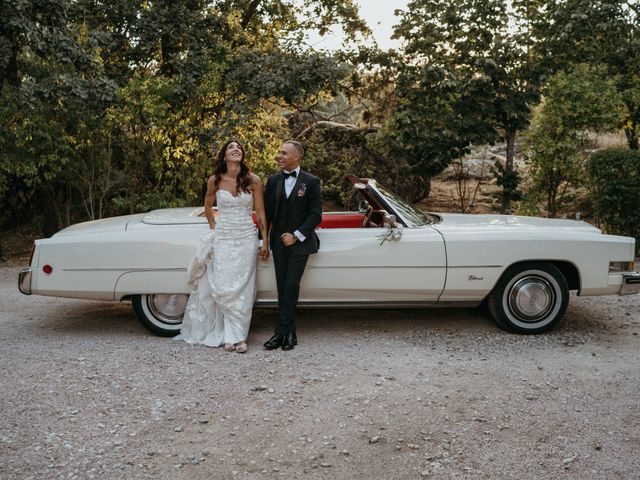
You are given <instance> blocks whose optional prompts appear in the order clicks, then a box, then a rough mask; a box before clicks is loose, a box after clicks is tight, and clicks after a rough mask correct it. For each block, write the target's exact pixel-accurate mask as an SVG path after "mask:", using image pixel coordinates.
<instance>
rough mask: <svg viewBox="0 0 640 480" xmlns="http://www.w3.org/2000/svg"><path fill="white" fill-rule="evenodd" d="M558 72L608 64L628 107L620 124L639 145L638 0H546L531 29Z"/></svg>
mask: <svg viewBox="0 0 640 480" xmlns="http://www.w3.org/2000/svg"><path fill="white" fill-rule="evenodd" d="M533 30H534V32H535V35H536V36H538V37H539V38H541V39H544V41H543V42H541V44H540V50H541V52H542V53H543V54H544V56H545V62H546V63H547V64H548V66H549V67H550V68H552V69H553V70H555V71H558V70H561V69H570V68H571V65H575V64H578V63H589V64H591V65H593V66H595V67H602V68H604V70H605V72H606V74H607V76H608V77H609V78H611V79H613V81H614V85H615V88H616V90H617V91H618V93H619V95H620V96H621V98H622V101H623V103H624V106H625V110H624V112H625V113H624V115H623V116H622V120H621V122H620V124H619V125H620V126H621V127H622V129H623V130H624V132H625V135H626V137H627V143H628V145H629V148H631V149H633V150H638V148H640V82H639V81H638V79H639V78H640V2H637V1H632V0H607V1H602V0H546V1H544V2H543V8H541V9H540V10H538V12H537V17H536V19H535V22H534V28H533Z"/></svg>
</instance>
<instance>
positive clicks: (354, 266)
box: [258, 265, 447, 270]
mask: <svg viewBox="0 0 640 480" xmlns="http://www.w3.org/2000/svg"><path fill="white" fill-rule="evenodd" d="M270 267H271V265H258V268H270ZM309 268H313V269H325V270H332V269H337V268H342V269H344V268H347V269H349V270H352V269H354V268H363V269H365V268H379V269H384V268H395V269H398V268H411V269H416V268H447V267H446V266H445V265H307V266H306V267H305V269H309Z"/></svg>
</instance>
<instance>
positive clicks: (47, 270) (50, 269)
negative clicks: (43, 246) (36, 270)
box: [42, 265, 53, 275]
mask: <svg viewBox="0 0 640 480" xmlns="http://www.w3.org/2000/svg"><path fill="white" fill-rule="evenodd" d="M42 271H43V272H44V273H46V274H47V275H51V272H53V267H52V266H51V265H45V266H44V267H42Z"/></svg>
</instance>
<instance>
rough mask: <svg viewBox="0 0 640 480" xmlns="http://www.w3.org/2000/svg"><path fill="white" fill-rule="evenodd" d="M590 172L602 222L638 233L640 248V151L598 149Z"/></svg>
mask: <svg viewBox="0 0 640 480" xmlns="http://www.w3.org/2000/svg"><path fill="white" fill-rule="evenodd" d="M586 173H587V180H588V181H587V185H588V188H589V193H590V194H591V199H592V201H593V205H594V209H595V212H596V215H597V218H598V222H599V224H600V225H601V226H603V227H604V228H605V230H606V231H607V232H609V233H614V234H619V235H627V236H631V237H635V238H636V253H638V252H640V151H638V150H624V149H620V148H610V149H606V150H600V151H598V152H595V153H594V154H593V155H591V157H590V158H589V160H588V162H587V164H586Z"/></svg>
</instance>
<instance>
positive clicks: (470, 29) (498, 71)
mask: <svg viewBox="0 0 640 480" xmlns="http://www.w3.org/2000/svg"><path fill="white" fill-rule="evenodd" d="M535 9H536V2H533V3H531V2H519V1H515V2H507V1H504V0H483V1H476V0H452V1H450V2H446V3H445V2H432V1H428V0H413V1H412V2H410V3H409V5H408V7H407V10H406V11H405V12H403V13H402V18H401V21H400V23H399V24H398V26H397V27H396V30H395V35H396V37H399V38H402V39H404V41H405V53H406V54H407V55H408V57H409V59H408V60H409V61H407V62H406V66H404V67H400V74H399V80H398V90H399V92H398V97H399V98H400V99H403V98H406V104H403V103H402V101H401V102H400V109H399V112H398V114H397V115H396V125H395V128H394V129H393V130H394V131H397V132H398V134H397V136H398V140H399V141H398V142H397V144H398V145H405V146H407V145H410V146H411V148H412V149H413V150H414V152H408V153H409V154H408V155H405V156H406V157H407V158H409V157H413V159H412V163H413V162H424V163H425V164H426V165H428V166H429V168H427V169H426V171H425V173H427V174H428V172H429V170H431V172H437V171H440V170H442V168H444V167H445V166H446V165H447V164H448V163H450V162H451V160H452V159H453V158H456V157H458V156H460V155H461V154H462V153H464V152H465V151H466V148H467V147H468V146H469V145H470V144H471V143H490V142H493V141H495V140H496V139H498V138H502V139H504V140H505V141H506V142H507V145H508V148H507V158H506V162H505V165H503V167H504V168H503V170H504V176H503V178H502V179H501V182H502V183H503V185H504V187H505V190H504V192H505V193H504V195H503V210H504V211H506V210H508V203H509V201H510V200H511V199H512V197H513V195H514V193H515V192H516V189H514V188H512V186H513V185H512V184H513V183H514V181H515V180H517V175H513V174H512V172H513V158H514V150H513V144H514V140H515V137H516V135H517V133H518V132H519V131H522V130H523V129H524V128H526V126H527V125H528V123H529V118H530V114H531V107H532V106H533V105H535V104H536V103H537V102H538V99H539V95H540V87H541V82H542V68H541V64H540V58H539V57H538V56H537V55H536V51H535V48H534V47H535V41H536V39H535V37H532V36H531V35H530V32H529V27H530V20H531V16H532V12H533V11H535ZM408 91H412V93H409V94H408V93H407V92H408ZM421 143H423V144H424V146H423V147H420V144H421ZM430 157H431V158H430ZM421 170H425V169H424V168H421Z"/></svg>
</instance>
